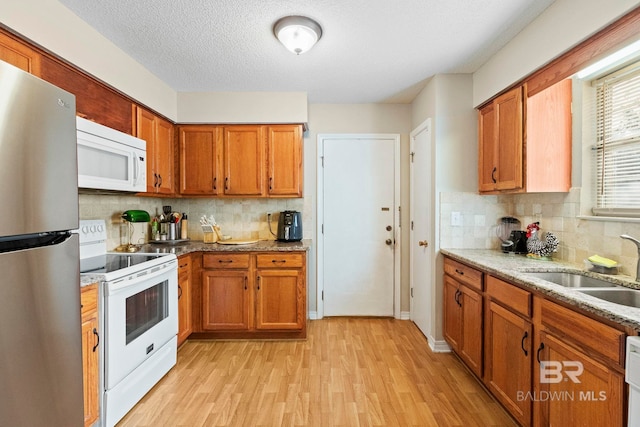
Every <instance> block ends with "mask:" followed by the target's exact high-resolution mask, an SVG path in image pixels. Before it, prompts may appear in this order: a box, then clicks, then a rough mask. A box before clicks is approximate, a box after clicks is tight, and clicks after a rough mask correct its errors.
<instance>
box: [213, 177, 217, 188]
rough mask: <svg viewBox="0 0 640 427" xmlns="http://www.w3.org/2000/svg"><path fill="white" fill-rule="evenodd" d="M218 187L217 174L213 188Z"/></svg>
mask: <svg viewBox="0 0 640 427" xmlns="http://www.w3.org/2000/svg"><path fill="white" fill-rule="evenodd" d="M217 187H218V177H217V176H215V177H213V189H214V190H217V189H218V188H217Z"/></svg>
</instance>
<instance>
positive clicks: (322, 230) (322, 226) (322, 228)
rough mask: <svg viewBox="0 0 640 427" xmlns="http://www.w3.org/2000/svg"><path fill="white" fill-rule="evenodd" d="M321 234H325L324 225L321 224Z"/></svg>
mask: <svg viewBox="0 0 640 427" xmlns="http://www.w3.org/2000/svg"><path fill="white" fill-rule="evenodd" d="M320 232H321V233H322V234H324V224H320Z"/></svg>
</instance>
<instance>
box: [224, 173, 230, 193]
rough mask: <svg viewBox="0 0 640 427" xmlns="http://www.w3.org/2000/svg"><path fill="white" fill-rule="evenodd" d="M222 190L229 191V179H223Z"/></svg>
mask: <svg viewBox="0 0 640 427" xmlns="http://www.w3.org/2000/svg"><path fill="white" fill-rule="evenodd" d="M224 189H225V190H228V189H229V177H228V176H227V177H225V178H224Z"/></svg>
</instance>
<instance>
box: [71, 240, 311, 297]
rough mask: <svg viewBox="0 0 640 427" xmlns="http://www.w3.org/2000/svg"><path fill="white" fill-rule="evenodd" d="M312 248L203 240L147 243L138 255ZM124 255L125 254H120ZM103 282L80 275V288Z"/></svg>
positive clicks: (308, 243)
mask: <svg viewBox="0 0 640 427" xmlns="http://www.w3.org/2000/svg"><path fill="white" fill-rule="evenodd" d="M310 248H311V239H305V240H302V241H300V242H278V241H275V240H259V241H258V242H256V243H250V244H247V245H221V244H219V243H204V242H203V241H202V240H194V241H188V242H180V243H175V244H174V243H164V244H158V243H147V244H145V245H142V247H141V248H140V250H139V251H138V252H134V253H137V254H141V253H150V254H166V253H170V254H175V255H176V256H181V255H186V254H190V253H192V252H299V251H304V252H307V251H309V249H310ZM119 253H123V254H124V252H119ZM100 281H102V276H101V275H100V274H95V275H94V274H86V275H84V274H83V275H80V286H87V285H90V284H92V283H97V282H100Z"/></svg>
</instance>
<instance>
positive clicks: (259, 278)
mask: <svg viewBox="0 0 640 427" xmlns="http://www.w3.org/2000/svg"><path fill="white" fill-rule="evenodd" d="M257 280H258V290H260V276H258V279H257Z"/></svg>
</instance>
